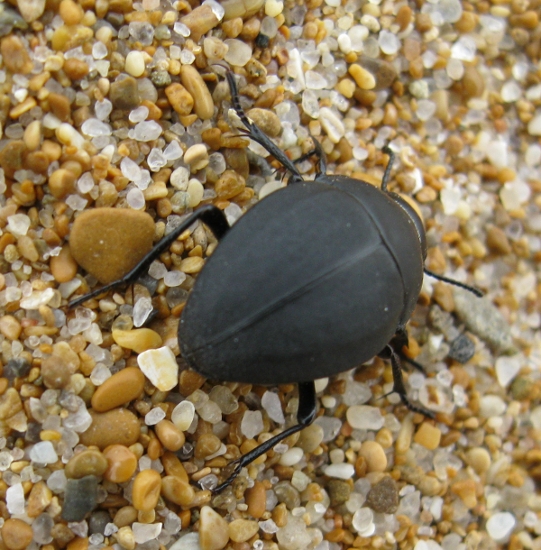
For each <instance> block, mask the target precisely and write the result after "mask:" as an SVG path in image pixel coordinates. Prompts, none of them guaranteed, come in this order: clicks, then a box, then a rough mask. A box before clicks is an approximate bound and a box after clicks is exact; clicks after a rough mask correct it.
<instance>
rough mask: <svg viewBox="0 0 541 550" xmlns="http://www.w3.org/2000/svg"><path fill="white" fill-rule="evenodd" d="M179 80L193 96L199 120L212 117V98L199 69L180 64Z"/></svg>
mask: <svg viewBox="0 0 541 550" xmlns="http://www.w3.org/2000/svg"><path fill="white" fill-rule="evenodd" d="M201 7H203V6H201ZM197 9H199V8H196V9H195V10H194V11H196V10H197ZM192 13H193V12H192ZM180 80H181V82H182V84H183V85H184V86H185V88H186V90H188V92H189V93H190V95H191V96H192V97H193V100H194V111H195V114H196V115H197V116H198V117H199V118H200V119H201V120H208V119H210V118H212V116H213V115H214V100H213V99H212V95H211V94H210V91H209V89H208V86H207V84H206V82H205V81H204V80H203V78H202V76H201V74H200V73H199V71H198V70H197V69H196V68H195V67H194V66H193V65H182V67H181V68H180Z"/></svg>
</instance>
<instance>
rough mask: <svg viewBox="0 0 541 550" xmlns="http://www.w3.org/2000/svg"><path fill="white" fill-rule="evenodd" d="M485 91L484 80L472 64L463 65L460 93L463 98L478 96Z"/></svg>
mask: <svg viewBox="0 0 541 550" xmlns="http://www.w3.org/2000/svg"><path fill="white" fill-rule="evenodd" d="M484 91H485V81H484V79H483V76H482V75H481V73H480V72H479V70H478V69H477V67H474V66H473V65H466V66H465V67H464V76H463V77H462V95H463V96H464V98H465V99H470V98H472V97H480V96H482V95H483V92H484Z"/></svg>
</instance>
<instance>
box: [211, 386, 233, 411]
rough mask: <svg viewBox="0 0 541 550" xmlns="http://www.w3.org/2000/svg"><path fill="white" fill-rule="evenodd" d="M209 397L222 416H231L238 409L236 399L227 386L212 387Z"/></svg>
mask: <svg viewBox="0 0 541 550" xmlns="http://www.w3.org/2000/svg"><path fill="white" fill-rule="evenodd" d="M209 397H210V399H211V400H212V401H213V402H214V403H216V404H217V405H218V407H220V410H221V411H222V413H223V414H231V413H233V412H235V411H236V410H237V409H238V408H239V403H238V400H237V398H236V397H235V395H234V394H233V392H232V391H231V390H230V389H229V388H228V387H227V386H220V385H218V386H214V387H213V388H212V390H210V394H209Z"/></svg>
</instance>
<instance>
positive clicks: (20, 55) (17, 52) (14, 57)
mask: <svg viewBox="0 0 541 550" xmlns="http://www.w3.org/2000/svg"><path fill="white" fill-rule="evenodd" d="M0 53H1V54H2V57H3V60H4V66H5V67H6V69H7V70H8V71H10V72H11V73H14V74H28V73H30V72H31V71H32V69H33V68H34V63H33V62H32V60H31V59H30V56H29V55H28V52H27V50H26V47H25V46H24V44H23V42H22V40H21V39H20V38H19V37H18V36H15V35H11V36H7V37H6V38H3V39H2V42H1V43H0Z"/></svg>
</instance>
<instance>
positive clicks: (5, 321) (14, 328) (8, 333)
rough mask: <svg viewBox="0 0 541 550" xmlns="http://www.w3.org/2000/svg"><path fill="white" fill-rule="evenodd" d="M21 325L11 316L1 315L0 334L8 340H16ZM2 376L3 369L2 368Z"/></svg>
mask: <svg viewBox="0 0 541 550" xmlns="http://www.w3.org/2000/svg"><path fill="white" fill-rule="evenodd" d="M21 331H22V327H21V323H19V321H18V320H17V319H16V318H15V317H13V316H12V315H3V316H2V317H0V333H2V334H3V335H4V336H5V337H6V338H7V339H8V340H11V341H13V340H18V339H19V336H20V334H21ZM4 376H6V374H5V367H4Z"/></svg>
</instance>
